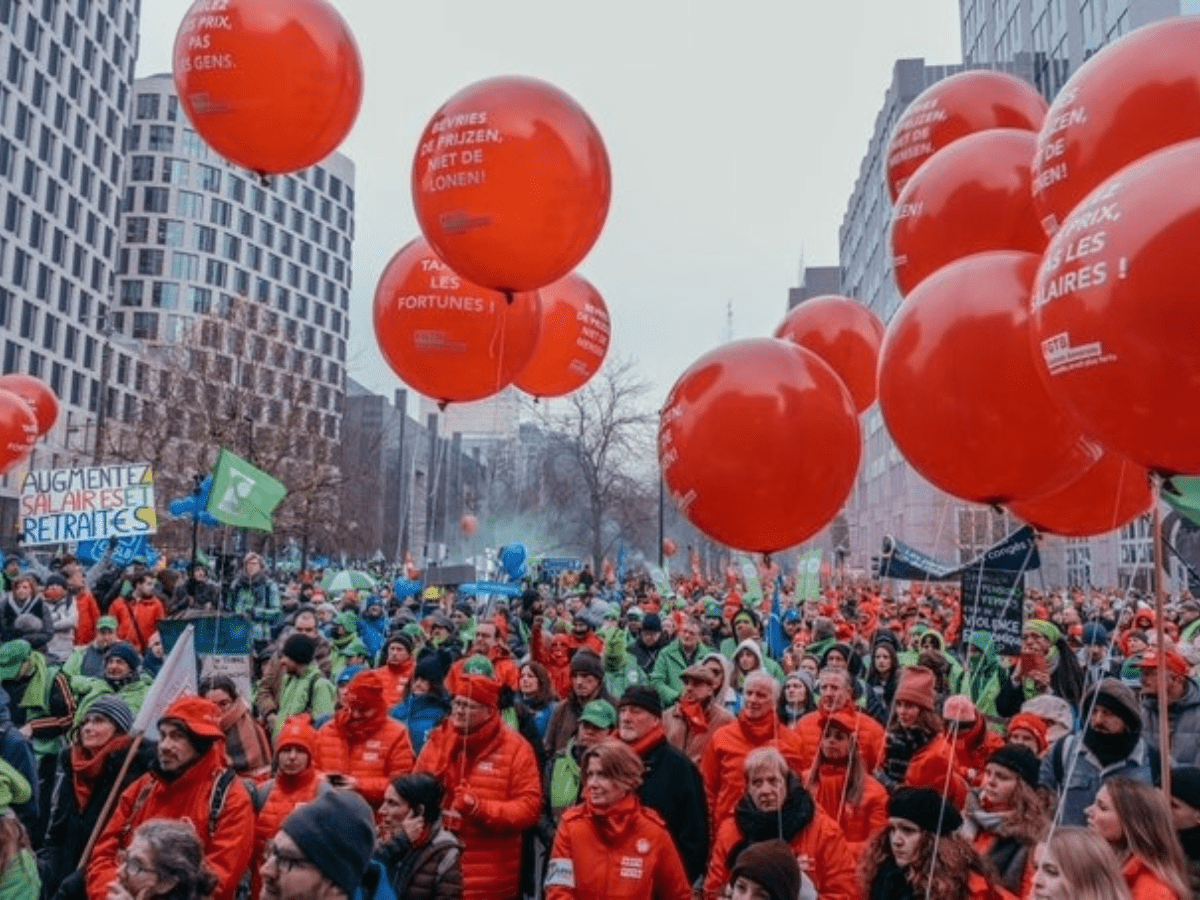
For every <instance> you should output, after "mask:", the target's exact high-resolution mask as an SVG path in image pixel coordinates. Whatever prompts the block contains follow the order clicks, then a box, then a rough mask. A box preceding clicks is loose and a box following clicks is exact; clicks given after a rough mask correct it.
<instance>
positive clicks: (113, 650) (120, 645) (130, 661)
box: [104, 641, 142, 672]
mask: <svg viewBox="0 0 1200 900" xmlns="http://www.w3.org/2000/svg"><path fill="white" fill-rule="evenodd" d="M114 656H115V657H116V658H117V659H121V660H124V661H125V665H127V666H129V668H130V669H131V670H132V671H134V672H136V671H137V670H138V669H140V668H141V666H142V658H141V657H140V656H138V652H137V650H136V649H135V648H134V646H133V644H128V643H126V642H125V641H118V642H117V643H115V644H113V645H112V646H111V647H109V648H108V652H107V653H105V654H104V660H105V662H107V661H108V660H110V659H112V658H113V657H114Z"/></svg>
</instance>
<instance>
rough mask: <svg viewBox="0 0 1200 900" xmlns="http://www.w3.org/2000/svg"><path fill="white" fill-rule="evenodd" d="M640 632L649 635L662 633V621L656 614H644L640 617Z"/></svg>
mask: <svg viewBox="0 0 1200 900" xmlns="http://www.w3.org/2000/svg"><path fill="white" fill-rule="evenodd" d="M642 631H645V632H648V633H650V634H657V633H658V632H660V631H662V619H661V618H660V617H659V615H658V613H646V615H645V616H643V617H642Z"/></svg>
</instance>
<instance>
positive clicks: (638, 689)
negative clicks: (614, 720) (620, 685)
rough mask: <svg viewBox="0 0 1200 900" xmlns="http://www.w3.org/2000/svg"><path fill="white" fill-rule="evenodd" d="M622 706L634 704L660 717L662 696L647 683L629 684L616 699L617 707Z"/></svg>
mask: <svg viewBox="0 0 1200 900" xmlns="http://www.w3.org/2000/svg"><path fill="white" fill-rule="evenodd" d="M622 706H636V707H638V708H639V709H644V710H646V712H648V713H650V714H651V715H654V716H656V717H658V718H660V719H661V718H662V713H663V706H662V697H660V696H659V694H658V691H657V690H655V689H654V688H652V687H650V685H648V684H631V685H630V686H629V687H627V688H625V693H623V694H622V695H621V699H620V700H619V701H617V708H618V709H619V708H621V707H622Z"/></svg>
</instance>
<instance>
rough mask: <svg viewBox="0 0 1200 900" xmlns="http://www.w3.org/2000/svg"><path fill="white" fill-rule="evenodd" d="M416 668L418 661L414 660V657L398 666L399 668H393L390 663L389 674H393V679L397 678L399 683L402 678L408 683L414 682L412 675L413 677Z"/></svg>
mask: <svg viewBox="0 0 1200 900" xmlns="http://www.w3.org/2000/svg"><path fill="white" fill-rule="evenodd" d="M416 667H417V661H416V660H415V659H413V657H412V656H409V657H408V659H406V660H405V661H404V662H402V663H400V665H398V666H393V665H391V664H390V663H389V664H388V667H387V670H388V671H389V672H391V674H392V677H393V678H395V679H396V680H397V681H399V680H400V679H401V678H403V679H404V680H405V681H406V682H407V681H411V680H412V675H413V672H414V671H415V670H416Z"/></svg>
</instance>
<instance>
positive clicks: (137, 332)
mask: <svg viewBox="0 0 1200 900" xmlns="http://www.w3.org/2000/svg"><path fill="white" fill-rule="evenodd" d="M133 337H135V338H141V339H142V340H146V341H156V340H158V313H145V312H139V313H134V314H133Z"/></svg>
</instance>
